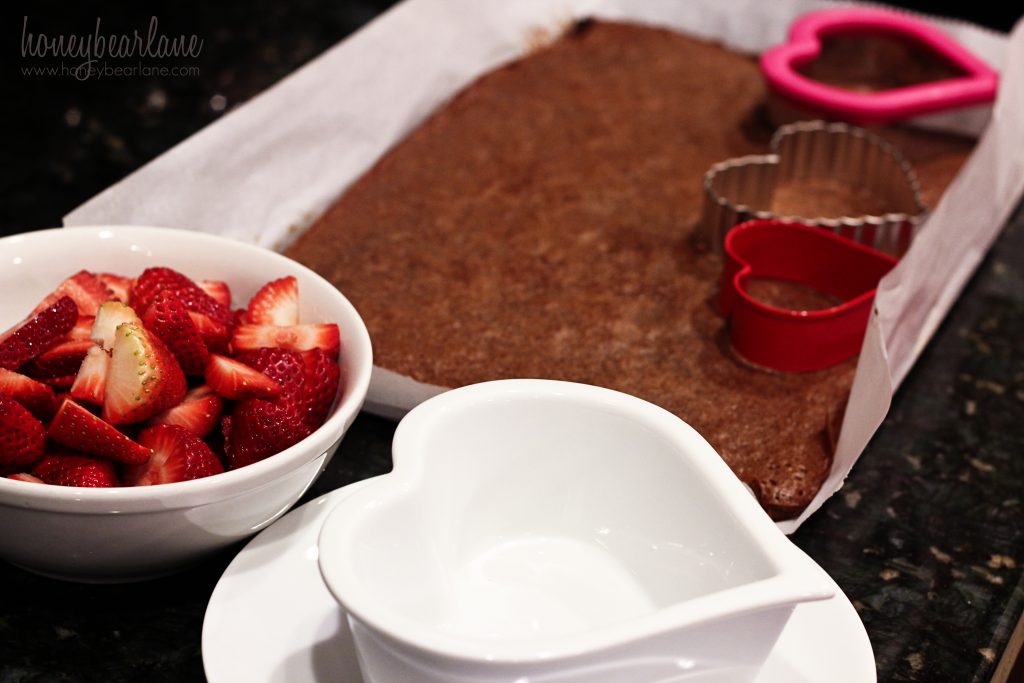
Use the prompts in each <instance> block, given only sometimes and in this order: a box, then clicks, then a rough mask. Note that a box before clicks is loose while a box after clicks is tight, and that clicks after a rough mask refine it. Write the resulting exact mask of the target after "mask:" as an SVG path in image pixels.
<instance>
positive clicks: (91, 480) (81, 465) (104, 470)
mask: <svg viewBox="0 0 1024 683" xmlns="http://www.w3.org/2000/svg"><path fill="white" fill-rule="evenodd" d="M32 474H34V475H35V476H37V477H39V478H40V479H42V480H43V482H45V483H47V484H55V485H57V486H85V487H89V488H111V487H113V486H119V483H118V481H117V472H115V471H114V464H113V463H112V462H110V461H109V460H103V459H101V458H90V457H89V456H86V455H81V454H78V453H69V452H60V453H54V454H51V455H47V456H46V457H45V458H44V459H43V460H42V462H40V463H39V464H38V465H36V466H35V467H34V468H33V469H32Z"/></svg>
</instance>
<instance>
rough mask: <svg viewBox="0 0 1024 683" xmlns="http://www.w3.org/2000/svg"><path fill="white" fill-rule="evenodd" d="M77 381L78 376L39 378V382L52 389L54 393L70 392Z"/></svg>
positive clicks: (58, 401)
mask: <svg viewBox="0 0 1024 683" xmlns="http://www.w3.org/2000/svg"><path fill="white" fill-rule="evenodd" d="M76 379H78V375H77V374H74V375H60V376H58V377H40V378H39V381H40V382H42V383H43V384H45V385H46V386H48V387H53V390H54V391H70V390H71V387H73V386H74V385H75V380H76ZM57 403H58V404H59V403H60V394H58V395H57Z"/></svg>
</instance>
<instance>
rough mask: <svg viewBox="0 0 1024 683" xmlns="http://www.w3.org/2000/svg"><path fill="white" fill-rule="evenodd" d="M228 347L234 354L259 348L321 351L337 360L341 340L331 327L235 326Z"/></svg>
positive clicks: (336, 329) (321, 325)
mask: <svg viewBox="0 0 1024 683" xmlns="http://www.w3.org/2000/svg"><path fill="white" fill-rule="evenodd" d="M231 347H232V348H233V349H234V350H235V352H239V351H251V350H253V349H259V348H263V347H275V348H279V349H287V350H289V351H311V350H313V349H321V350H322V351H324V352H325V353H328V354H330V355H331V356H337V355H338V351H339V349H340V348H341V336H340V333H339V331H338V326H337V325H335V324H334V323H320V324H310V325H290V326H288V327H279V326H275V325H239V326H238V327H236V328H235V331H234V333H233V334H232V335H231Z"/></svg>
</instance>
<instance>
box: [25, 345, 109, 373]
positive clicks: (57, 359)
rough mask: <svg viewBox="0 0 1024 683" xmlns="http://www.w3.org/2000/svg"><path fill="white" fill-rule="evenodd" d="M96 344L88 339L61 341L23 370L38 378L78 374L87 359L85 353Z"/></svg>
mask: <svg viewBox="0 0 1024 683" xmlns="http://www.w3.org/2000/svg"><path fill="white" fill-rule="evenodd" d="M94 346H96V344H94V343H93V342H91V341H90V340H88V339H86V340H84V341H66V342H60V343H59V344H56V345H54V346H52V347H50V348H49V349H47V350H46V351H44V352H43V353H41V354H39V357H38V358H35V359H33V360H32V361H31V362H29V363H27V364H26V365H25V366H24V367H23V370H24V372H25V374H26V375H29V376H30V377H34V378H36V379H52V378H54V377H65V376H67V375H75V374H78V368H79V367H80V366H81V365H82V361H83V360H85V354H87V353H89V349H91V348H92V347H94Z"/></svg>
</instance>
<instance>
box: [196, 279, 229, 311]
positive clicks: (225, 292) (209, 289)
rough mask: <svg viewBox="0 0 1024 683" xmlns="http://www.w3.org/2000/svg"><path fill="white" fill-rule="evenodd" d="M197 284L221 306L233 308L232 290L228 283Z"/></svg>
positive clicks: (209, 281) (207, 281) (202, 281)
mask: <svg viewBox="0 0 1024 683" xmlns="http://www.w3.org/2000/svg"><path fill="white" fill-rule="evenodd" d="M196 284H197V285H199V289H201V290H203V291H204V292H206V293H207V294H209V295H210V298H211V299H213V300H214V301H216V302H217V303H219V304H220V305H221V306H226V307H230V306H231V288H230V287H228V283H226V282H224V281H223V280H200V281H199V282H197V283H196Z"/></svg>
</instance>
